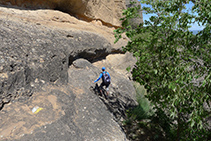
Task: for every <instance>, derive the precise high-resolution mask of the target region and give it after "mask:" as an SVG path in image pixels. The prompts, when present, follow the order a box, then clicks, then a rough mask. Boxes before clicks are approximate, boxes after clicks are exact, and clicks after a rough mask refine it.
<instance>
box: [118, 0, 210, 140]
mask: <svg viewBox="0 0 211 141" xmlns="http://www.w3.org/2000/svg"><path fill="white" fill-rule="evenodd" d="M189 2H192V3H193V4H194V6H193V7H192V8H191V9H187V8H186V6H185V4H188V3H189ZM141 3H145V4H148V5H150V6H151V7H143V8H142V10H143V12H145V14H150V15H152V16H151V17H150V20H149V21H144V23H141V24H140V25H139V26H138V27H137V28H135V29H133V28H132V27H131V25H130V24H129V20H130V19H131V18H134V17H136V16H138V14H137V11H139V9H140V7H130V8H128V9H127V10H124V11H123V15H124V18H122V19H121V20H122V27H123V28H119V29H117V30H115V33H116V34H115V37H116V42H117V41H118V39H120V38H121V35H122V34H123V33H125V34H126V35H127V37H128V38H129V39H130V41H129V42H128V44H127V45H126V46H125V47H123V49H124V50H125V51H130V52H132V53H133V54H134V56H136V57H137V60H138V61H137V63H136V67H135V68H134V69H133V72H132V73H133V78H134V80H136V81H138V82H139V83H140V84H141V85H144V86H145V88H146V89H147V93H148V94H147V98H148V99H149V100H150V101H151V102H152V103H153V104H154V108H155V111H156V116H158V117H159V116H161V115H160V114H159V113H162V114H165V117H167V119H168V120H169V122H168V123H169V124H170V127H171V129H172V130H173V129H175V131H176V133H175V135H176V137H177V138H176V140H199V139H207V138H208V135H209V134H210V133H209V131H208V126H209V125H208V124H207V122H206V119H207V117H208V116H211V115H210V111H209V110H210V109H209V110H208V109H207V108H206V107H209V108H211V107H210V105H209V103H210V102H211V43H210V39H211V2H210V0H192V1H191V0H142V1H141ZM193 23H197V24H199V25H201V26H204V29H203V30H202V31H200V32H199V33H198V34H197V35H194V34H193V33H192V32H191V31H189V28H190V27H191V25H192V24H193ZM205 105H206V106H205ZM165 120H166V119H165ZM163 128H165V127H163ZM167 130H169V129H167Z"/></svg>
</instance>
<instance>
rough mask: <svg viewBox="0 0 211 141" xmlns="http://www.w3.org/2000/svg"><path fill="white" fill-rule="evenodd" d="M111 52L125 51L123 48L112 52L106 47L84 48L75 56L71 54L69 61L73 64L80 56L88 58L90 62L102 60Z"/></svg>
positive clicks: (69, 64)
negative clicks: (97, 48)
mask: <svg viewBox="0 0 211 141" xmlns="http://www.w3.org/2000/svg"><path fill="white" fill-rule="evenodd" d="M110 54H124V52H123V51H121V50H113V51H112V52H111V53H108V52H107V50H106V49H102V50H91V49H89V50H84V51H81V52H79V53H78V54H77V55H75V56H73V55H70V56H69V63H68V66H71V65H72V63H73V62H74V61H75V60H77V59H79V58H83V59H86V60H88V61H89V62H90V63H94V62H97V61H101V60H103V59H106V57H107V56H108V55H110Z"/></svg>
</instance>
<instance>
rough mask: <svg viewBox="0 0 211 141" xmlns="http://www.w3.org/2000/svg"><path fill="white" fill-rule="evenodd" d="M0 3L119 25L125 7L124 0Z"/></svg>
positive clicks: (7, 0)
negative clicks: (55, 11) (60, 12)
mask: <svg viewBox="0 0 211 141" xmlns="http://www.w3.org/2000/svg"><path fill="white" fill-rule="evenodd" d="M0 4H5V5H15V6H20V7H24V8H31V9H37V8H49V9H56V10H60V11H64V12H67V13H70V14H73V15H75V16H78V17H79V18H82V19H85V20H88V21H91V20H95V19H98V20H101V21H102V22H103V23H104V24H108V25H112V26H121V22H120V21H119V19H120V18H121V16H122V10H123V9H125V8H126V6H125V1H124V0H118V1H113V0H0Z"/></svg>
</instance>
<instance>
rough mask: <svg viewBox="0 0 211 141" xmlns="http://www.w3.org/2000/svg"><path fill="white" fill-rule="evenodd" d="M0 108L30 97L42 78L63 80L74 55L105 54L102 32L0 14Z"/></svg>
mask: <svg viewBox="0 0 211 141" xmlns="http://www.w3.org/2000/svg"><path fill="white" fill-rule="evenodd" d="M0 42H1V44H0V108H2V106H3V105H4V104H5V103H8V102H10V101H11V100H13V99H15V98H20V97H25V98H27V97H30V96H31V95H32V94H33V93H34V91H35V90H37V89H38V88H39V87H40V86H42V85H43V84H44V83H46V82H51V83H62V84H66V82H67V76H68V67H69V65H71V64H72V62H73V61H74V60H75V59H77V58H81V57H83V58H86V59H88V60H93V59H95V58H101V57H105V56H106V55H107V54H108V53H109V52H110V51H111V44H110V43H109V42H108V41H107V40H106V39H105V38H104V37H102V36H100V35H97V34H95V33H92V32H84V31H80V30H74V29H69V30H67V29H66V30H62V29H57V28H50V27H46V26H42V25H37V24H33V23H32V24H30V23H28V24H25V23H22V22H15V21H11V20H8V19H1V18H0Z"/></svg>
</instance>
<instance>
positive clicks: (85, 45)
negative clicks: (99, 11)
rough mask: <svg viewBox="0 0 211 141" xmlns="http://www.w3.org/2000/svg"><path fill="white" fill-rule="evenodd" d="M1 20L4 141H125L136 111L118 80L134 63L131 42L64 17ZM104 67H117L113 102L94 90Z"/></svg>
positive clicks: (4, 15)
mask: <svg viewBox="0 0 211 141" xmlns="http://www.w3.org/2000/svg"><path fill="white" fill-rule="evenodd" d="M0 13H1V14H0V42H1V44H0V78H1V80H0V114H1V116H0V121H1V122H0V140H21V141H22V140H23V141H24V140H25V141H27V140H32V141H33V140H40V141H41V140H49V141H50V140H65V141H69V140H79V141H80V140H120V141H121V140H122V141H125V140H127V139H126V136H125V134H124V132H123V131H122V128H121V127H120V126H121V123H122V120H124V119H125V118H126V114H125V111H126V110H127V109H128V108H130V107H134V106H136V105H137V102H136V92H135V89H134V87H133V85H132V83H131V81H130V80H129V79H128V78H127V77H126V76H124V74H120V72H124V71H123V70H124V69H125V68H126V66H127V65H129V64H130V63H133V62H134V59H132V58H131V57H132V56H131V55H126V56H124V54H123V52H122V50H121V46H122V45H124V44H125V43H127V41H128V40H127V39H126V38H124V39H122V40H121V41H120V42H119V43H118V44H114V43H113V42H114V40H115V39H114V36H113V29H114V28H110V27H106V26H104V25H102V24H100V22H99V21H95V22H91V23H87V22H84V21H81V20H78V19H76V18H75V17H71V16H70V15H69V14H65V13H63V12H59V11H54V10H34V11H31V10H24V9H16V8H5V7H0ZM8 17H9V18H8ZM109 54H112V55H111V56H113V57H109V56H110V55H109ZM115 54H116V55H117V56H120V57H117V56H115ZM108 55H109V56H108ZM99 60H103V61H106V62H108V64H111V65H109V66H106V68H107V70H108V71H109V72H110V74H111V76H112V85H111V87H110V97H103V96H102V95H100V94H99V87H97V86H98V85H99V84H100V83H99V82H98V85H94V84H92V82H93V80H94V79H96V78H97V77H98V76H99V73H100V71H101V70H100V68H101V67H98V66H97V65H96V64H101V61H99ZM117 60H118V61H117ZM121 60H123V61H121ZM128 60H129V61H128ZM97 62H99V63H97ZM116 62H122V65H121V66H120V65H118V64H117V63H116ZM124 63H125V65H126V66H124ZM101 65H103V64H101ZM112 65H113V66H114V67H112ZM90 86H92V87H90Z"/></svg>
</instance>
